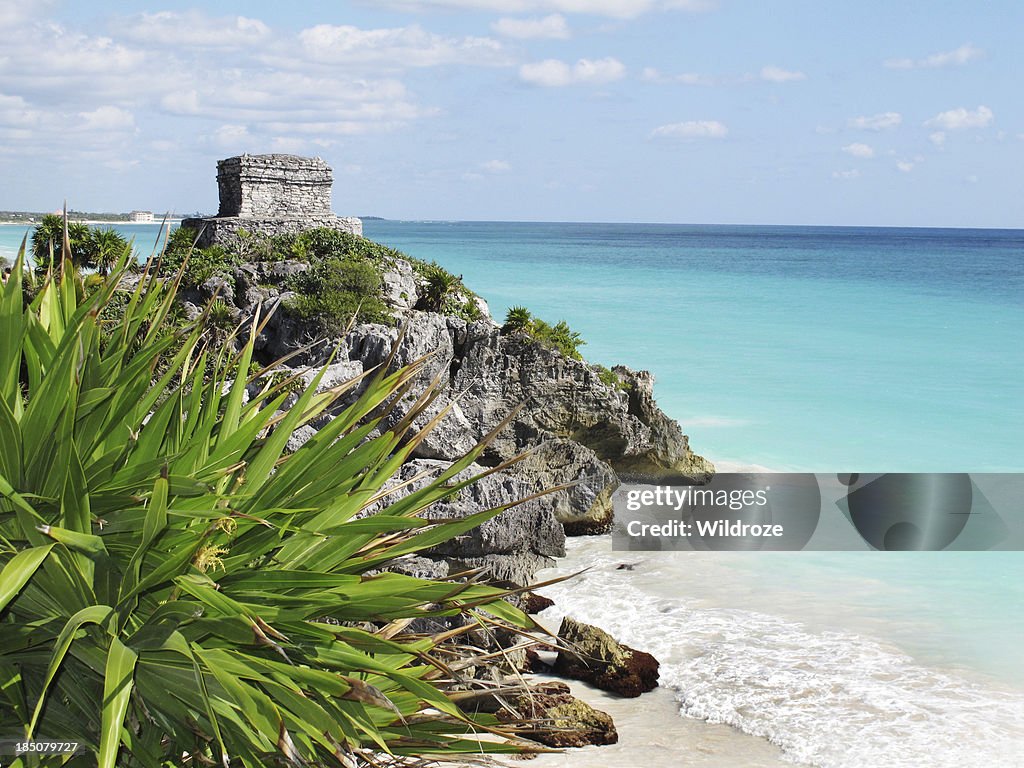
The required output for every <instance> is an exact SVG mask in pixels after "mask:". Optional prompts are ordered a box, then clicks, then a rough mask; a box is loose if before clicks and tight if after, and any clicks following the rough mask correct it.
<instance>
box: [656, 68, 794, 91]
mask: <svg viewBox="0 0 1024 768" xmlns="http://www.w3.org/2000/svg"><path fill="white" fill-rule="evenodd" d="M640 77H641V78H642V79H643V80H646V81H647V82H650V83H663V84H670V83H679V84H681V85H700V86H707V87H716V86H733V85H750V84H752V83H758V82H767V83H792V82H797V81H799V80H806V79H807V75H805V74H804V73H803V72H794V71H790V70H787V69H782V68H781V67H774V66H765V67H762V68H761V71H760V72H757V73H756V74H755V73H752V72H747V73H744V74H741V75H705V74H701V73H699V72H683V73H681V74H678V75H669V74H665V73H664V72H661V71H660V70H658V69H655V68H654V67H645V68H644V69H643V71H642V72H641V73H640Z"/></svg>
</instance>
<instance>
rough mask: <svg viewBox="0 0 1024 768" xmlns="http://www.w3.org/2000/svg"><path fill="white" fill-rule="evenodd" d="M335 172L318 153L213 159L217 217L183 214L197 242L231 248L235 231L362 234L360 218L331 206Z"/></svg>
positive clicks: (250, 232) (184, 223)
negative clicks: (325, 229) (336, 211)
mask: <svg viewBox="0 0 1024 768" xmlns="http://www.w3.org/2000/svg"><path fill="white" fill-rule="evenodd" d="M333 178H334V177H333V174H332V172H331V168H330V166H329V165H327V163H325V162H324V161H323V160H321V159H320V158H319V157H299V156H297V155H240V156H238V157H229V158H227V159H225V160H221V161H219V162H218V163H217V187H218V191H219V193H220V208H219V210H218V211H217V215H216V216H210V217H203V218H192V219H185V220H184V221H182V222H181V226H182V227H186V228H188V229H194V230H196V231H197V232H201V233H202V234H201V235H200V237H199V240H198V243H197V245H198V247H200V248H206V247H209V246H211V245H214V244H218V245H223V246H225V247H228V248H230V247H232V246H235V245H237V243H238V233H239V231H240V230H244V231H245V232H248V233H249V234H251V235H278V234H286V233H294V232H302V231H303V230H306V229H313V228H316V227H328V228H330V229H337V230H340V231H342V232H351V233H352V234H354V235H362V234H363V222H362V221H360V220H359V219H357V218H354V217H350V216H349V217H338V216H335V215H334V213H333V212H332V211H331V184H332V182H333Z"/></svg>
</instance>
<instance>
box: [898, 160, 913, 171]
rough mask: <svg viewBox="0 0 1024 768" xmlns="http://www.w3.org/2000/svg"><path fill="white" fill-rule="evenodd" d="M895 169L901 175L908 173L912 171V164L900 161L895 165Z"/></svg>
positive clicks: (907, 161)
mask: <svg viewBox="0 0 1024 768" xmlns="http://www.w3.org/2000/svg"><path fill="white" fill-rule="evenodd" d="M896 168H897V169H898V170H899V171H900V172H901V173H910V172H911V171H912V170H914V163H912V162H910V161H909V160H900V161H899V162H897V163H896Z"/></svg>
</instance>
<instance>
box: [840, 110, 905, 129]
mask: <svg viewBox="0 0 1024 768" xmlns="http://www.w3.org/2000/svg"><path fill="white" fill-rule="evenodd" d="M902 122H903V115H901V114H900V113H899V112H879V113H878V114H877V115H861V116H860V117H851V118H850V120H849V125H850V127H851V128H858V129H860V130H862V131H886V130H889V129H890V128H896V127H898V126H899V125H900V123H902Z"/></svg>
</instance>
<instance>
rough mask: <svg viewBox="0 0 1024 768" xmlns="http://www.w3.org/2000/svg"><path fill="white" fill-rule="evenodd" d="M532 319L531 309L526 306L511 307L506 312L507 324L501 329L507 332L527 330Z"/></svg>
mask: <svg viewBox="0 0 1024 768" xmlns="http://www.w3.org/2000/svg"><path fill="white" fill-rule="evenodd" d="M531 319H532V315H530V310H528V309H527V308H526V307H520V306H516V307H509V310H508V312H506V313H505V324H504V325H503V326H502V328H501V329H502V330H503V331H505V332H512V331H526V330H528V329H529V327H530V320H531Z"/></svg>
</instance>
